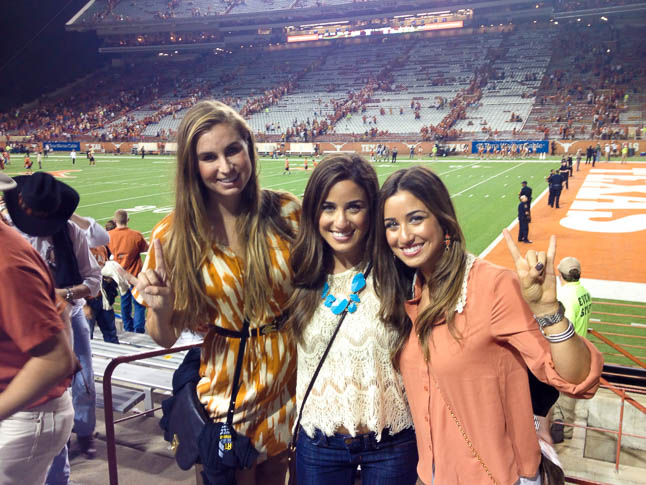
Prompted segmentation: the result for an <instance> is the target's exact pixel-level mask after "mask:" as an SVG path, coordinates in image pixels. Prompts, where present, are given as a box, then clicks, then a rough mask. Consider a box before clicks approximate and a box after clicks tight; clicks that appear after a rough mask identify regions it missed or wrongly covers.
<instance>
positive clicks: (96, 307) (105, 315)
mask: <svg viewBox="0 0 646 485" xmlns="http://www.w3.org/2000/svg"><path fill="white" fill-rule="evenodd" d="M87 304H88V306H89V307H90V308H91V309H92V313H93V314H94V320H92V321H88V323H89V324H90V337H91V336H92V335H93V334H94V323H95V322H96V323H98V324H99V328H100V329H101V333H102V334H103V341H104V342H109V343H113V344H118V343H119V338H118V337H117V326H116V325H115V323H114V310H113V309H112V308H110V309H109V310H104V309H103V299H102V297H101V295H99V296H98V297H97V298H90V299H88V300H87Z"/></svg>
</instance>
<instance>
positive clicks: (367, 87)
mask: <svg viewBox="0 0 646 485" xmlns="http://www.w3.org/2000/svg"><path fill="white" fill-rule="evenodd" d="M641 34H644V32H643V29H641V30H640V29H638V28H632V29H629V28H626V29H622V31H621V32H612V31H610V32H604V31H603V30H600V29H595V30H593V31H591V32H590V33H588V34H587V35H582V34H579V33H578V32H576V31H574V32H573V31H569V30H564V31H557V30H556V29H545V28H519V29H517V30H516V31H513V32H507V33H488V34H483V35H467V36H452V37H439V38H437V37H431V38H424V37H413V38H411V39H409V40H407V39H387V40H385V41H379V42H375V41H373V42H367V43H361V44H351V45H345V44H333V45H330V46H326V47H318V48H307V47H306V48H301V49H295V50H292V49H287V50H269V51H268V50H258V49H241V50H239V51H237V52H234V53H231V54H222V55H218V56H202V57H199V58H197V59H195V60H193V61H188V62H183V63H177V62H175V63H170V64H169V65H168V66H166V67H165V68H164V69H159V68H157V67H155V64H154V63H152V62H151V63H150V64H147V63H145V61H144V62H143V63H142V64H141V65H139V64H138V65H137V66H136V67H134V66H133V67H132V68H128V69H127V70H124V72H119V71H118V70H114V71H106V72H97V73H96V75H92V76H89V78H88V79H87V80H86V81H82V82H81V83H80V84H79V85H78V86H75V87H74V96H72V97H70V94H69V93H65V94H63V95H61V96H60V97H58V98H51V99H50V98H47V99H46V100H44V101H43V103H42V104H41V105H40V106H38V107H36V108H34V109H33V110H32V111H25V112H22V113H21V117H19V118H16V117H11V116H9V115H8V114H5V115H0V131H4V132H5V133H7V134H16V135H29V134H35V135H36V136H37V137H38V136H39V134H41V135H42V138H41V139H54V140H56V139H61V137H62V139H69V137H71V136H74V137H77V136H79V135H80V136H81V137H83V138H82V139H86V140H92V139H94V140H96V138H103V139H106V140H107V141H110V140H121V141H125V140H128V141H140V140H141V139H142V138H141V137H149V139H150V138H152V139H156V138H158V137H161V139H170V140H172V139H173V138H174V133H175V132H176V130H177V128H178V126H179V123H180V121H181V119H182V116H183V113H184V112H185V111H184V110H185V109H186V108H187V107H188V106H190V105H191V104H192V103H193V102H194V100H197V99H201V98H216V99H221V100H223V101H225V102H227V103H229V104H231V105H232V106H233V107H234V108H235V109H236V110H238V111H242V112H243V113H244V114H245V117H246V118H247V119H248V121H249V123H250V125H251V127H252V129H253V131H254V132H255V133H256V134H259V135H260V137H261V138H264V139H265V140H267V141H279V140H281V139H283V137H284V136H285V132H286V130H288V129H290V130H292V131H293V132H294V133H292V134H291V136H292V138H291V139H289V138H288V139H287V141H299V140H300V139H302V138H301V137H302V136H303V134H304V132H305V131H307V129H309V127H310V126H312V125H313V124H314V122H315V120H318V122H321V121H322V120H325V121H327V122H328V123H329V125H330V126H329V127H326V130H327V131H326V132H325V137H327V138H329V139H335V141H336V140H337V139H338V140H339V141H343V138H344V137H345V139H346V140H347V139H348V138H354V137H356V136H367V135H366V132H370V131H375V132H379V133H381V134H383V135H378V136H381V138H379V139H381V140H387V139H390V138H388V137H391V138H392V136H393V135H396V136H397V137H398V138H399V139H404V138H410V137H415V136H419V134H420V130H421V129H422V127H426V126H429V125H433V126H437V125H438V124H439V123H441V122H442V121H443V120H444V119H445V117H447V115H448V114H449V112H450V110H451V102H452V101H453V100H455V99H458V97H459V93H464V92H465V91H466V90H467V89H469V88H470V85H471V84H472V83H473V81H474V79H476V74H477V73H478V72H480V73H482V71H483V69H488V70H489V71H490V74H489V75H488V76H486V77H485V78H483V77H479V78H478V79H479V81H482V82H483V83H484V84H483V85H482V86H479V92H480V93H479V95H478V99H477V101H473V102H469V104H468V105H467V106H466V110H465V117H464V119H457V120H456V121H455V125H454V126H453V128H455V130H457V131H459V133H461V135H459V136H461V137H462V139H469V138H474V137H481V136H489V135H490V134H494V135H497V136H500V137H505V136H511V135H513V134H514V133H515V134H518V133H521V135H522V136H524V137H525V138H527V139H535V138H543V136H547V133H548V132H549V133H550V135H553V136H558V133H559V130H561V131H562V130H563V127H565V126H567V127H569V128H571V129H572V130H573V131H575V132H576V134H577V135H579V136H577V137H578V138H581V137H583V136H590V135H595V134H596V133H597V132H598V131H599V130H598V129H597V128H598V127H597V126H596V125H594V120H593V118H594V117H595V114H597V112H599V111H600V110H602V111H604V112H605V106H602V105H600V106H596V105H594V104H588V103H587V102H586V100H587V97H586V96H587V94H588V93H589V92H592V93H593V94H594V96H595V98H596V97H598V96H600V95H601V94H604V93H605V94H606V98H605V99H606V100H607V99H608V96H615V97H617V96H618V94H617V92H614V94H613V89H614V88H615V87H616V86H614V85H613V80H615V81H616V84H617V86H619V87H620V88H621V89H622V90H626V91H629V92H630V93H631V94H632V96H629V98H628V99H627V101H626V103H624V102H623V100H621V101H622V102H621V103H615V105H614V107H613V108H612V110H611V111H612V113H609V116H606V119H604V120H603V129H604V130H606V129H608V127H609V126H613V124H614V128H612V129H613V130H618V129H625V126H624V127H620V126H619V123H621V124H623V125H630V124H632V125H635V126H637V125H640V124H641V123H643V120H644V111H645V108H644V105H643V103H641V102H640V99H641V98H640V86H643V85H644V80H646V73H645V72H644V67H643V66H642V62H641V59H643V58H644V55H645V52H644V51H645V49H646V48H645V47H644V46H642V45H641V44H640V39H641V38H642V37H640V36H641ZM624 36H625V37H624ZM572 38H574V39H577V38H580V39H582V40H580V41H576V40H574V41H573V40H572ZM610 43H612V45H613V46H616V47H617V48H616V49H615V47H613V49H615V50H617V52H615V54H613V55H610V54H608V53H605V47H606V46H608V45H611V44H610ZM564 46H567V47H571V48H569V49H566V48H565V47H564ZM588 46H594V49H588ZM622 46H625V47H624V48H622ZM602 48H603V52H601V51H600V50H599V49H602ZM588 50H590V52H588ZM600 56H601V57H600ZM595 61H599V62H597V64H598V65H599V67H598V68H596V67H595V66H596V64H595ZM601 61H602V62H601ZM616 63H618V64H622V71H621V72H622V74H621V77H617V75H616V72H615V71H614V70H613V71H609V70H610V69H611V68H613V66H615V64H616ZM590 65H592V66H593V68H590ZM189 73H190V75H187V74H189ZM627 73H630V76H628V75H627ZM480 76H482V74H480ZM573 89H578V90H579V91H578V95H569V94H568V92H571V91H572V90H573ZM615 91H616V90H615ZM77 93H79V94H77ZM359 97H361V100H360V103H359V102H356V100H357V99H358V98H359ZM75 101H79V102H80V103H77V104H78V106H75V105H74V102H75ZM357 103H359V104H360V106H358V109H357V107H353V109H351V110H346V111H343V112H342V114H341V115H339V113H338V108H339V106H346V105H347V104H357ZM411 103H413V105H414V108H413V107H412V106H411ZM512 113H513V114H514V115H515V116H516V117H517V119H516V121H512V120H511V115H512ZM627 113H630V115H628V114H627ZM610 117H611V118H612V119H609V118H610ZM613 120H614V121H613ZM39 122H40V125H39ZM308 122H309V123H308ZM483 132H486V133H483ZM310 136H312V135H311V133H310ZM314 136H316V135H314ZM371 136H374V135H373V134H371ZM57 137H58V138H57Z"/></svg>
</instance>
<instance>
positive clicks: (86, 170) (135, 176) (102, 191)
mask: <svg viewBox="0 0 646 485" xmlns="http://www.w3.org/2000/svg"><path fill="white" fill-rule="evenodd" d="M289 158H290V162H291V167H292V171H291V172H292V173H291V175H284V170H283V168H284V162H283V159H278V160H271V159H269V158H261V160H260V180H261V185H262V186H263V187H266V188H272V189H281V190H286V191H289V192H291V193H293V194H295V195H296V196H299V197H300V196H302V194H303V192H304V190H305V185H306V183H307V180H308V178H309V176H310V174H311V170H312V164H311V160H310V170H309V171H307V172H306V171H304V170H300V168H301V167H302V159H299V158H298V157H289ZM96 159H97V165H96V166H94V167H89V166H88V165H87V160H86V159H85V158H83V157H82V156H80V157H79V158H78V159H77V163H76V165H74V166H72V164H71V162H70V159H69V156H68V154H67V153H65V154H60V155H57V156H50V157H49V158H47V159H43V168H44V169H45V170H48V171H55V170H58V171H60V170H65V171H67V170H69V172H67V173H66V174H65V175H66V178H63V179H61V180H63V181H64V182H66V183H68V184H69V185H71V186H72V187H74V188H75V189H76V190H77V191H78V192H79V194H80V196H81V201H80V204H79V207H78V209H77V212H78V213H79V214H80V215H84V216H91V217H94V218H95V219H96V220H97V221H99V222H100V223H104V222H105V221H107V220H108V219H110V218H112V216H113V214H114V212H115V211H116V210H117V209H126V210H128V213H129V215H130V226H131V227H132V228H134V229H136V230H138V231H141V232H142V233H143V234H144V235H145V236H146V237H148V236H149V235H150V232H151V230H152V228H153V227H154V225H155V224H156V223H157V222H159V221H160V220H161V219H162V218H163V217H164V216H165V215H166V214H168V213H169V212H170V210H171V208H172V205H173V179H174V169H175V161H174V158H173V157H170V156H147V157H146V158H145V159H144V160H142V159H141V158H140V157H134V156H114V155H101V154H99V155H98V156H97V157H96ZM413 163H416V164H422V165H426V166H429V167H431V168H432V169H433V170H435V172H437V173H438V174H439V175H440V176H441V177H442V180H443V181H444V182H445V184H446V185H447V187H448V189H449V193H451V195H452V197H453V202H454V204H455V207H456V211H457V213H458V218H459V221H460V225H461V226H462V229H463V231H464V233H465V237H466V240H467V247H468V249H469V251H471V252H472V253H474V254H479V253H481V252H482V251H483V250H484V249H485V248H487V246H489V244H490V243H491V242H492V241H493V240H494V239H495V238H496V237H497V236H498V235H499V234H500V232H501V231H502V229H503V228H505V227H507V226H508V225H509V224H510V223H511V222H513V221H514V219H515V218H516V215H517V205H518V199H517V194H518V192H519V190H520V182H521V181H523V180H527V181H528V182H529V186H530V187H532V188H533V190H534V198H536V197H538V195H539V194H540V193H541V192H543V190H545V189H546V183H545V176H546V175H547V174H548V173H549V170H550V169H551V168H556V167H557V165H558V161H557V159H556V157H553V158H552V159H551V160H547V161H538V160H526V161H523V160H515V161H501V160H495V161H488V160H477V159H473V158H466V157H465V158H455V159H441V160H438V161H430V160H416V161H410V160H408V159H407V157H403V158H401V159H400V162H399V163H397V164H390V163H381V162H377V163H375V164H374V166H375V169H376V170H377V174H378V177H379V182H380V183H383V181H385V180H386V178H387V177H388V176H389V175H390V174H391V173H393V172H394V171H395V170H397V169H400V168H403V167H409V166H411V164H413ZM21 172H22V164H21V159H20V158H19V157H17V156H16V157H15V158H14V163H13V165H11V166H9V167H7V169H6V170H5V173H8V174H9V175H16V174H18V173H21ZM608 308H610V309H608ZM593 310H594V311H602V312H610V313H623V314H634V315H640V317H641V319H636V318H634V317H618V316H607V315H595V314H594V313H593V315H592V318H599V319H601V320H602V321H605V322H611V323H628V324H630V323H633V322H636V323H639V322H641V323H646V308H628V307H610V306H607V305H604V306H602V305H600V304H597V303H595V304H594V305H593ZM591 327H593V328H595V329H597V330H598V331H600V332H602V333H606V332H610V333H621V334H622V335H620V336H612V335H611V336H609V338H610V339H611V340H613V341H614V342H616V343H618V344H619V345H626V346H627V347H626V348H627V349H628V350H629V351H631V352H632V353H634V354H636V355H638V356H640V358H641V359H642V360H646V355H645V352H644V350H643V349H635V348H631V347H628V346H630V345H642V346H643V345H644V344H645V342H644V339H636V338H634V337H632V336H643V335H645V334H646V332H645V330H644V328H643V327H636V326H633V327H616V326H611V325H604V324H600V323H598V322H594V321H593V322H591ZM593 340H596V339H594V338H593ZM598 346H599V348H600V349H601V351H602V352H604V353H605V357H606V361H608V362H613V363H617V364H621V365H630V366H635V365H636V364H635V363H633V362H632V361H630V360H629V359H626V358H625V357H623V356H617V355H613V354H617V352H616V351H614V350H612V349H610V348H609V347H608V346H607V345H605V344H601V343H599V344H598Z"/></svg>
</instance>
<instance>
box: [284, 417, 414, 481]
mask: <svg viewBox="0 0 646 485" xmlns="http://www.w3.org/2000/svg"><path fill="white" fill-rule="evenodd" d="M417 461H418V456H417V443H416V441H415V431H414V430H413V428H408V429H405V430H404V431H402V432H400V433H397V434H395V435H393V436H391V435H390V434H389V433H388V430H384V431H383V432H382V435H381V441H377V440H376V437H375V434H374V433H366V434H361V435H357V436H355V437H354V438H353V437H352V436H350V435H344V434H338V433H337V434H335V435H334V436H330V437H327V436H325V435H324V434H323V433H322V432H321V431H319V430H318V429H317V430H316V431H315V433H314V437H313V438H310V437H309V436H307V433H305V431H304V430H303V429H302V428H301V429H300V430H299V433H298V440H297V443H296V473H297V476H298V483H299V485H328V484H334V485H352V484H353V483H354V480H355V474H356V472H357V466H358V465H361V483H362V484H363V485H392V484H397V485H414V484H415V483H416V482H417Z"/></svg>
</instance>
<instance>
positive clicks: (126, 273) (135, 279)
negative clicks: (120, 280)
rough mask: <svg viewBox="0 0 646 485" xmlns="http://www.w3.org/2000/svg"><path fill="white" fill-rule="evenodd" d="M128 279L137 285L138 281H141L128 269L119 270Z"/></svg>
mask: <svg viewBox="0 0 646 485" xmlns="http://www.w3.org/2000/svg"><path fill="white" fill-rule="evenodd" d="M119 273H120V274H121V275H122V276H123V277H124V278H125V279H126V280H127V281H128V283H130V284H131V285H132V286H137V283H139V280H138V279H137V277H136V276H133V275H131V274H130V273H128V272H127V271H126V270H123V271H120V272H119Z"/></svg>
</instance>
